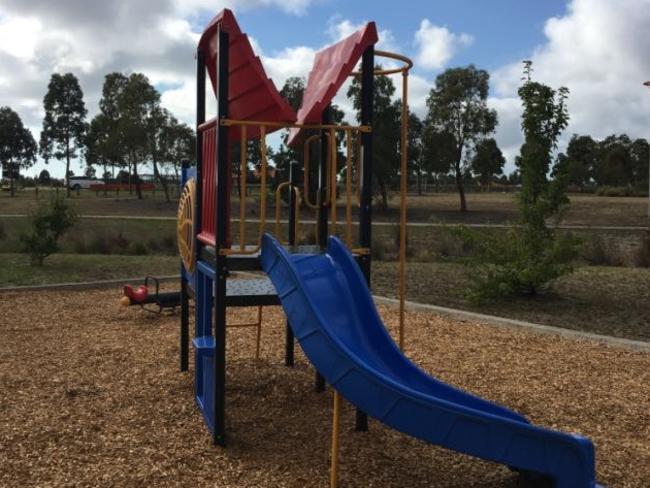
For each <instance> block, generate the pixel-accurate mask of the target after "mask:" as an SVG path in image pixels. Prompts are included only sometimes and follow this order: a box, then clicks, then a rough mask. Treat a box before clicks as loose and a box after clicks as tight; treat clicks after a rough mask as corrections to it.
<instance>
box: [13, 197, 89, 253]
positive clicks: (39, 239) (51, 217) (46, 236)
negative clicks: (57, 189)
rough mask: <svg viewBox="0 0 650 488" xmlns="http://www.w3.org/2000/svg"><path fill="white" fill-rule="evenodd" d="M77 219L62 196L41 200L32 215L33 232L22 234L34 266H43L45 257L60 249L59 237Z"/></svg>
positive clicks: (25, 248)
mask: <svg viewBox="0 0 650 488" xmlns="http://www.w3.org/2000/svg"><path fill="white" fill-rule="evenodd" d="M76 220H77V214H76V212H75V211H74V209H73V208H71V207H69V206H68V205H67V204H66V203H65V201H64V200H63V199H62V198H59V197H57V196H55V197H53V198H51V199H50V201H46V202H41V204H40V205H39V206H38V207H37V208H36V210H35V211H34V212H33V213H32V215H31V216H30V223H31V232H30V233H28V234H21V236H20V240H21V241H22V243H23V249H24V251H25V252H27V253H29V256H30V259H31V263H32V265H33V266H43V262H44V261H45V258H47V257H48V256H49V255H50V254H53V253H55V252H56V251H58V250H59V245H58V241H59V239H60V238H61V236H63V234H65V232H66V231H67V230H68V229H70V228H71V227H72V226H73V225H74V223H75V221H76Z"/></svg>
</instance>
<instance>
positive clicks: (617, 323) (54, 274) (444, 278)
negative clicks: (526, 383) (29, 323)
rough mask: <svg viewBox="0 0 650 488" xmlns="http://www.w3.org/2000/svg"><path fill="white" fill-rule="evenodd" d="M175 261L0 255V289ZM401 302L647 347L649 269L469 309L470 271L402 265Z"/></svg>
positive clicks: (121, 273) (390, 272)
mask: <svg viewBox="0 0 650 488" xmlns="http://www.w3.org/2000/svg"><path fill="white" fill-rule="evenodd" d="M178 266H179V262H178V258H177V257H175V256H121V255H110V256H105V255H87V254H86V255H76V254H56V255H54V256H51V257H50V258H48V259H47V260H46V264H45V266H43V267H42V268H37V267H36V268H35V267H31V266H29V262H28V260H27V257H26V256H25V255H24V254H9V253H4V254H3V253H0V287H2V286H17V285H35V284H44V283H62V282H79V281H94V280H107V279H120V278H135V277H139V276H145V275H148V274H149V275H154V276H156V275H158V276H160V275H168V274H175V273H177V272H178ZM407 277H408V278H407V279H408V283H407V298H408V299H409V300H412V301H416V302H421V303H429V304H433V305H442V306H446V307H452V308H459V309H463V310H471V311H476V312H481V313H485V314H491V315H497V316H501V317H508V318H514V319H520V320H526V321H530V322H536V323H541V324H546V325H553V326H557V327H564V328H568V329H578V330H585V331H589V332H595V333H598V334H606V335H612V336H617V337H626V338H632V339H641V340H647V341H650V326H649V325H648V324H650V270H648V269H638V268H620V267H616V268H614V267H601V266H587V267H581V268H578V269H577V270H576V271H575V272H574V273H573V274H571V275H569V276H566V277H564V278H562V279H560V280H559V281H558V282H557V283H556V285H555V287H554V292H553V293H550V294H548V295H546V296H543V297H538V298H531V299H516V300H508V301H506V302H500V303H494V304H486V305H481V306H476V305H473V304H471V303H469V302H468V301H467V300H466V299H465V297H464V293H465V290H466V289H467V286H468V285H469V283H470V279H471V277H470V274H469V271H468V270H467V269H466V268H464V267H463V266H461V265H458V264H453V263H421V262H419V263H409V264H408V268H407ZM397 283H398V276H397V263H395V262H387V261H375V262H374V263H373V274H372V284H373V292H374V293H376V294H377V295H382V296H388V297H396V296H397V289H398V288H397Z"/></svg>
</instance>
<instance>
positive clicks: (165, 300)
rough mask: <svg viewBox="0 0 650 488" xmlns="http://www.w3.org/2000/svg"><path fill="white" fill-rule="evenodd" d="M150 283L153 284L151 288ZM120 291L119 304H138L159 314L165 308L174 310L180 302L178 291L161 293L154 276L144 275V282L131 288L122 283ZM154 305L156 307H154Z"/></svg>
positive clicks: (124, 305)
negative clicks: (121, 293) (121, 292)
mask: <svg viewBox="0 0 650 488" xmlns="http://www.w3.org/2000/svg"><path fill="white" fill-rule="evenodd" d="M150 283H153V284H154V288H153V290H152V287H151V285H150ZM122 291H123V296H122V298H121V299H120V304H121V305H122V306H123V307H129V306H131V305H139V306H140V307H141V308H142V309H143V310H146V311H147V312H151V313H155V314H160V313H162V311H163V310H165V309H171V311H174V309H175V308H176V307H178V306H179V305H180V304H181V294H180V292H177V291H173V292H165V293H161V292H160V281H159V280H158V278H155V277H154V276H147V277H145V279H144V283H143V284H142V285H140V286H138V287H137V288H133V286H132V285H124V286H123V287H122ZM154 307H158V308H157V309H156V308H154Z"/></svg>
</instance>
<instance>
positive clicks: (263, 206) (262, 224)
mask: <svg viewBox="0 0 650 488" xmlns="http://www.w3.org/2000/svg"><path fill="white" fill-rule="evenodd" d="M260 152H261V153H262V158H261V159H262V161H261V162H262V181H261V188H260V198H261V199H262V201H261V202H260V207H261V210H260V229H259V235H258V240H257V242H258V246H259V244H260V243H261V242H262V236H263V235H264V227H265V225H266V173H267V164H268V161H267V157H266V156H267V153H266V126H264V125H262V126H260Z"/></svg>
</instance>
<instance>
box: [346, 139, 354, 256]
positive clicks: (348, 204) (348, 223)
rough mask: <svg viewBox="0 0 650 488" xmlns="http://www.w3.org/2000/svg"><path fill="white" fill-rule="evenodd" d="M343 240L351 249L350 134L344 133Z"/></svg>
mask: <svg viewBox="0 0 650 488" xmlns="http://www.w3.org/2000/svg"><path fill="white" fill-rule="evenodd" d="M345 240H346V242H347V244H348V247H349V248H350V249H352V133H351V132H350V131H349V130H346V131H345Z"/></svg>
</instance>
